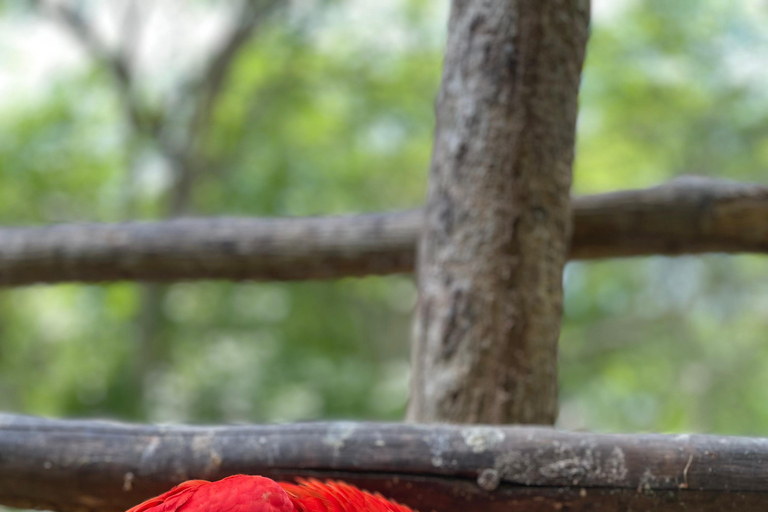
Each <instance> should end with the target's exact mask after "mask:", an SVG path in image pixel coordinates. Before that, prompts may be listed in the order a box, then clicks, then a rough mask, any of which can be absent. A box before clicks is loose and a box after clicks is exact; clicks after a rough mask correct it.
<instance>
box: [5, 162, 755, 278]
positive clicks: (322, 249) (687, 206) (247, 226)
mask: <svg viewBox="0 0 768 512" xmlns="http://www.w3.org/2000/svg"><path fill="white" fill-rule="evenodd" d="M573 211H574V230H573V241H572V248H571V257H572V258H574V259H594V258H612V257H625V256H643V255H652V254H661V255H677V254H697V253H706V252H726V253H738V252H760V253H765V252H768V187H765V186H759V185H749V184H738V183H733V182H727V181H722V180H712V179H705V178H691V177H687V178H679V179H677V180H674V181H672V182H670V183H667V184H665V185H662V186H659V187H654V188H650V189H644V190H631V191H625V192H614V193H608V194H599V195H592V196H583V197H576V198H574V200H573ZM421 224H422V213H421V211H420V210H413V211H407V212H397V213H386V214H378V215H359V216H346V217H318V218H284V219H258V218H214V219H177V220H170V221H164V222H148V223H141V222H132V223H124V224H75V225H53V226H47V227H32V228H3V229H0V285H5V286H11V285H26V284H31V283H37V282H45V283H56V282H64V281H81V282H99V281H116V280H138V281H179V280H190V279H230V280H300V279H329V278H338V277H344V276H362V275H369V274H381V275H383V274H394V273H405V272H411V271H413V265H414V256H415V247H416V240H417V238H418V234H419V230H420V228H421Z"/></svg>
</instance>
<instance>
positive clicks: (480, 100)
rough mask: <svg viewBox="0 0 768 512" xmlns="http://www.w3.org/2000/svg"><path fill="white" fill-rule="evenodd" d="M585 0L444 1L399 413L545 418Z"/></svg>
mask: <svg viewBox="0 0 768 512" xmlns="http://www.w3.org/2000/svg"><path fill="white" fill-rule="evenodd" d="M588 35H589V0H517V1H514V2H511V1H509V0H482V1H481V0H474V1H473V0H453V1H452V2H451V14H450V18H449V22H448V42H447V46H446V50H445V61H444V63H443V76H442V84H441V87H440V94H439V95H438V99H437V102H436V106H435V112H436V118H437V123H436V128H435V143H434V148H433V150H432V162H431V166H430V173H429V191H428V194H427V204H426V210H425V221H424V228H423V230H422V233H421V237H420V240H419V258H418V262H417V268H416V274H417V276H418V283H419V300H418V302H417V305H416V312H415V322H414V329H413V341H412V345H411V346H412V349H411V381H410V385H411V389H410V400H409V402H408V418H409V419H412V420H415V421H423V422H432V421H445V422H451V423H493V424H510V423H523V424H525V423H528V424H554V422H555V419H556V418H557V340H558V338H559V337H560V321H561V318H562V316H563V289H562V288H563V287H562V283H563V267H564V266H565V264H566V262H567V260H568V246H569V242H570V233H571V222H572V216H571V206H570V187H571V175H572V166H573V154H574V143H575V137H576V114H577V112H578V95H579V84H580V82H581V69H582V64H583V62H584V53H585V50H586V46H587V38H588Z"/></svg>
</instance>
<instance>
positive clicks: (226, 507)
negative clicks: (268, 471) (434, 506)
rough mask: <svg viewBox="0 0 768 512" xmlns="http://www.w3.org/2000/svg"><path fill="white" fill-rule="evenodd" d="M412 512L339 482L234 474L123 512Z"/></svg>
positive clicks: (189, 486) (192, 482) (193, 484)
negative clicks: (284, 479) (281, 480)
mask: <svg viewBox="0 0 768 512" xmlns="http://www.w3.org/2000/svg"><path fill="white" fill-rule="evenodd" d="M182 508H183V512H413V511H412V510H411V509H409V508H408V507H406V506H405V505H400V504H399V503H395V502H394V501H390V500H387V499H386V498H384V497H382V496H381V495H378V494H371V493H368V492H365V491H361V490H360V489H358V488H357V487H353V486H351V485H348V484H345V483H343V482H327V483H323V482H319V481H317V480H299V484H298V485H297V484H290V483H286V482H275V481H274V480H270V479H269V478H264V477H261V476H249V475H235V476H230V477H228V478H224V479H223V480H218V481H216V482H208V481H206V480H190V481H188V482H184V483H183V484H180V485H178V486H176V487H174V488H173V489H171V490H170V491H168V492H166V493H164V494H161V495H160V496H157V497H156V498H151V499H149V500H147V501H145V502H144V503H142V504H140V505H136V506H135V507H133V508H132V509H130V510H128V512H182V510H181V509H182Z"/></svg>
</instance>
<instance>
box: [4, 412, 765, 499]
mask: <svg viewBox="0 0 768 512" xmlns="http://www.w3.org/2000/svg"><path fill="white" fill-rule="evenodd" d="M234 473H251V474H264V475H268V476H271V477H274V478H285V479H288V478H291V477H293V476H296V475H304V476H317V477H320V478H343V479H345V480H348V481H350V482H352V483H355V484H359V485H361V486H362V487H364V488H366V489H370V490H378V491H381V492H382V493H384V494H386V495H387V496H391V497H394V498H397V499H399V500H401V501H403V502H405V503H407V504H409V505H412V506H415V507H417V508H418V509H419V510H421V511H422V512H429V511H430V510H432V509H434V510H437V511H438V512H461V511H464V512H466V510H467V504H468V503H471V504H473V505H472V508H473V509H475V510H486V511H489V512H494V511H502V510H509V511H517V510H521V511H523V510H525V511H527V512H531V511H539V510H541V511H544V510H561V509H562V510H574V511H576V510H578V511H582V510H583V511H587V510H594V511H602V510H605V511H609V510H612V511H617V510H632V511H640V510H683V509H684V508H681V507H693V508H691V509H692V510H705V511H708V510H712V511H714V510H748V511H751V510H755V511H756V510H762V511H764V510H768V440H766V439H753V438H734V437H717V436H665V435H598V434H585V433H569V432H561V431H557V430H554V429H549V428H536V427H483V426H447V425H408V424H375V423H305V424H301V423H300V424H290V425H272V426H234V427H169V426H165V427H163V426H146V425H128V424H119V423H109V422H97V421H63V420H47V419H40V418H33V417H25V416H14V415H0V504H6V505H14V506H20V507H42V508H48V509H51V510H61V511H74V510H103V511H119V510H125V509H127V508H128V507H129V506H131V505H133V504H136V503H138V502H140V501H141V500H143V499H145V498H147V497H149V496H152V495H154V494H157V493H160V492H162V491H163V490H166V489H167V488H169V487H170V486H172V485H174V484H176V483H178V482H180V481H183V480H186V479H189V478H204V479H216V478H220V477H223V476H226V475H229V474H234ZM558 503H559V504H560V505H558ZM553 507H554V508H553ZM558 507H561V508H558Z"/></svg>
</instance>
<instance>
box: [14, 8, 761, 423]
mask: <svg viewBox="0 0 768 512" xmlns="http://www.w3.org/2000/svg"><path fill="white" fill-rule="evenodd" d="M155 4H157V7H155V8H156V9H158V12H157V13H155V15H154V16H155V18H150V19H155V20H171V19H173V21H174V26H175V27H177V28H176V29H175V30H182V32H180V33H177V32H173V33H172V35H171V36H170V37H169V41H163V42H162V44H156V45H149V46H148V47H151V48H152V50H151V51H150V50H148V49H145V50H144V53H142V52H141V51H139V52H138V53H137V54H138V55H144V54H145V53H155V54H157V55H161V56H162V55H165V53H164V52H163V51H160V49H164V50H165V51H168V52H169V51H170V50H171V49H173V48H175V49H176V50H175V51H176V52H177V55H176V57H177V58H178V59H179V61H178V62H176V64H177V65H178V67H175V66H171V65H170V64H168V63H169V62H171V63H174V59H173V58H172V57H168V58H167V59H166V60H163V59H162V58H160V57H156V58H157V60H156V61H155V60H150V62H155V64H154V66H153V65H149V64H146V66H147V67H146V68H141V69H143V70H144V71H142V72H140V74H139V75H140V76H141V80H139V83H140V84H141V85H140V86H139V87H138V89H137V92H136V94H137V96H138V97H139V98H140V99H141V101H142V104H143V105H145V106H146V108H147V112H148V113H147V114H146V115H147V116H148V118H149V119H151V120H154V121H153V122H157V116H158V114H157V113H158V111H161V110H162V108H161V107H162V106H163V105H165V104H164V103H163V102H162V101H160V99H161V98H165V97H166V96H165V95H169V96H171V97H173V94H174V93H173V91H177V88H178V87H180V84H182V83H185V82H186V81H188V80H190V79H191V77H195V76H205V74H204V73H203V74H200V69H202V67H203V65H202V64H201V63H202V62H206V59H205V58H204V57H202V55H207V53H206V51H207V52H210V51H211V50H212V49H215V48H220V47H218V46H216V45H215V44H213V43H212V42H211V43H210V44H209V45H205V44H203V45H202V48H201V47H199V46H195V44H196V43H195V39H196V38H189V37H183V35H184V32H183V30H184V29H183V27H189V26H191V27H194V28H196V29H197V30H198V31H201V28H200V27H201V25H200V23H201V21H200V20H204V19H214V20H215V19H223V20H229V19H231V18H229V17H228V16H227V13H229V11H227V7H226V5H225V4H224V3H221V4H219V3H216V2H200V3H191V2H185V3H183V4H174V3H172V2H171V3H166V2H155ZM382 4H384V3H381V2H376V3H374V4H371V3H363V2H331V3H314V4H311V6H312V7H311V8H306V10H303V9H299V8H298V6H296V7H295V8H292V9H287V10H283V11H280V12H278V13H275V14H274V15H273V17H270V19H269V20H268V21H266V22H265V24H264V25H261V26H260V28H259V30H258V32H255V33H254V34H253V37H252V39H251V40H250V42H249V43H248V44H246V45H244V46H243V47H242V49H241V52H240V55H239V57H238V58H237V59H235V60H234V61H233V62H232V67H231V70H230V73H229V74H228V80H226V81H225V82H224V83H223V85H222V88H221V91H220V94H219V96H218V101H217V102H216V106H215V108H214V109H212V111H211V114H210V123H209V127H208V128H207V135H206V137H205V138H206V140H207V143H206V146H205V147H204V148H202V149H200V148H198V149H197V150H201V151H204V154H205V157H206V160H207V161H206V162H205V163H206V165H205V166H204V168H205V171H204V172H201V175H200V176H199V177H198V178H197V179H196V180H195V183H194V186H193V187H191V191H190V193H189V198H190V199H189V205H190V206H189V208H190V209H189V210H188V211H192V212H195V213H197V214H201V215H213V214H216V215H218V214H234V215H240V214H256V215H309V214H320V213H323V214H325V213H343V212H352V211H380V210H385V209H394V208H408V207H415V206H417V205H420V204H421V203H422V202H423V200H424V197H425V185H426V169H427V168H428V162H429V152H430V148H431V143H432V127H433V123H434V120H433V118H432V108H433V98H434V95H435V93H436V91H437V88H438V83H439V73H440V65H441V58H442V57H441V56H442V51H443V47H444V41H443V38H444V33H445V32H444V26H445V23H446V20H447V13H446V12H445V10H444V9H443V8H444V5H443V4H444V3H443V2H431V1H416V0H413V1H403V2H401V3H389V2H388V3H386V5H382ZM608 4H610V6H609V5H608ZM82 5H83V6H84V10H83V11H82V12H83V15H84V16H88V17H89V19H93V18H90V16H91V15H92V14H93V11H91V10H89V9H90V8H92V7H93V6H94V5H95V3H94V4H90V3H88V2H85V3H83V4H82ZM99 5H101V6H104V7H100V9H115V8H117V9H118V10H117V11H110V12H117V13H119V12H121V11H120V10H119V9H120V6H121V5H122V4H121V3H120V2H116V3H112V2H99ZM227 5H232V4H227ZM165 9H167V10H165ZM173 9H176V10H175V11H174V10H173ZM105 12H106V11H105ZM179 13H181V14H179ZM182 14H183V15H182ZM594 14H595V16H594V25H593V33H592V36H591V37H592V39H591V41H590V49H589V53H588V56H587V63H586V68H585V75H584V83H583V87H582V102H581V109H582V110H581V114H580V119H579V124H578V147H577V158H576V171H575V182H574V187H575V191H576V192H578V193H586V192H601V191H608V190H615V189H620V188H628V187H635V186H648V185H653V184H656V183H659V182H660V181H664V180H665V179H667V178H670V177H673V176H676V175H679V174H683V173H692V172H694V173H701V174H706V175H711V176H719V177H731V178H736V179H740V180H744V181H760V180H762V174H761V173H762V169H763V168H764V167H765V164H766V163H768V162H766V161H767V160H768V151H766V143H765V140H766V129H767V127H768V119H766V114H764V113H765V112H768V100H767V99H766V98H765V95H764V87H763V85H764V83H765V78H766V77H765V76H763V74H764V66H762V65H760V63H761V62H763V61H762V60H760V58H761V53H760V52H761V51H762V50H760V49H761V48H766V47H768V42H767V41H766V35H765V31H764V29H763V28H762V27H764V26H765V21H766V14H765V11H764V10H763V8H762V7H761V6H760V5H759V4H757V3H741V4H734V3H718V2H706V3H704V4H702V3H700V2H693V1H681V2H675V3H674V5H671V4H670V3H669V2H662V1H658V2H657V1H653V0H650V1H644V2H642V3H632V2H626V3H620V2H605V3H604V4H601V3H600V2H596V5H595V12H594ZM99 16H103V15H99ZM99 16H97V17H96V19H101V18H99ZM371 17H373V18H375V19H377V20H378V21H379V22H380V23H381V30H379V31H377V32H376V33H375V34H371V33H370V32H369V31H366V30H364V27H365V24H364V23H363V21H364V20H368V19H370V18H371ZM3 18H4V20H5V23H6V26H7V27H8V30H4V31H3V34H4V35H3V39H2V44H3V47H4V48H8V49H9V50H8V51H4V52H2V54H0V58H2V59H3V62H2V69H5V70H7V71H6V73H5V74H4V76H3V80H2V81H0V82H2V83H3V84H6V83H8V84H11V83H18V82H15V80H17V78H13V76H24V74H23V73H22V72H21V71H22V70H24V69H25V68H26V69H29V68H27V66H28V65H29V64H25V63H24V62H22V59H20V58H18V57H15V56H18V55H31V54H34V55H40V54H41V52H42V50H29V48H30V47H32V45H33V44H34V43H35V41H40V40H41V39H40V38H36V37H29V35H30V34H32V33H34V32H30V30H33V31H34V30H40V31H41V32H39V33H36V34H37V35H40V34H47V35H48V36H46V37H53V38H54V39H53V41H55V42H56V44H55V45H51V44H48V45H47V46H46V47H45V48H44V50H45V52H48V53H49V54H51V53H53V51H52V48H57V49H58V50H60V52H59V53H62V54H64V55H66V54H67V52H65V51H64V50H65V49H66V48H70V50H69V51H70V52H77V50H75V49H73V48H79V47H81V46H67V45H68V44H69V42H70V41H74V42H75V43H76V40H73V39H72V38H71V34H69V33H68V32H67V30H68V29H67V28H66V26H65V25H62V24H61V22H49V21H44V20H45V19H46V18H44V17H41V16H40V15H39V14H38V13H35V12H30V11H29V10H23V9H20V8H19V7H17V5H16V4H10V3H9V4H7V5H6V6H5V8H4V10H3ZM107 18H108V16H107ZM185 19H186V20H192V21H189V22H188V24H186V25H185V24H184V20H185ZM156 22H157V23H159V22H158V21H156ZM49 23H53V24H52V25H49ZM101 23H102V22H98V23H97V25H96V26H98V27H103V25H102V24H101ZM223 25H225V26H226V23H223ZM152 27H155V28H154V29H153V28H152ZM157 27H158V25H152V24H149V25H147V27H146V28H145V29H146V32H145V34H146V35H145V37H147V38H149V39H152V37H159V36H157V35H156V34H157V33H163V29H162V26H161V27H160V28H159V29H157ZM156 29H157V32H153V30H156ZM17 31H18V32H17ZM22 31H23V34H24V35H23V36H22V35H17V37H13V34H14V33H15V34H20V33H21V32H22ZM55 31H60V32H57V33H60V34H62V38H56V37H58V36H53V35H51V34H53V33H54V32H55ZM106 32H107V34H109V33H110V32H109V31H108V30H107V31H106ZM201 32H204V31H201ZM214 32H215V31H214ZM153 34H155V35H153ZM179 34H181V35H179ZM174 36H175V37H174ZM200 39H204V38H202V37H200ZM107 40H110V39H109V37H107ZM213 40H214V41H215V38H214V39H213ZM46 41H51V40H50V39H49V40H46ZM193 46H194V47H195V48H198V49H199V50H200V52H201V53H199V54H198V53H195V52H192V51H191V47H193ZM23 52H31V53H23ZM69 54H70V55H71V53H69ZM193 54H194V55H193ZM190 55H192V56H194V57H195V58H191V59H190V60H184V59H182V57H181V56H187V57H189V56H190ZM62 58H64V57H62ZM75 60H76V61H77V62H79V63H80V64H77V65H74V66H73V67H71V68H68V69H67V70H66V71H59V72H58V73H57V74H56V75H55V76H54V77H53V78H52V79H51V81H50V84H46V85H45V86H41V85H40V82H36V83H37V86H36V87H34V88H29V87H16V88H13V89H11V88H8V89H4V93H3V95H2V97H3V98H5V100H4V101H2V102H0V111H2V113H3V115H2V117H1V118H0V180H1V181H2V186H0V222H2V224H4V225H19V224H43V223H50V222H62V221H86V220H87V221H118V220H123V219H125V218H128V217H134V218H141V219H153V218H159V217H162V216H164V215H166V214H167V212H168V209H169V206H168V205H169V199H168V198H169V195H170V191H171V189H172V187H173V183H174V180H173V178H172V177H173V176H174V174H173V173H174V171H173V170H172V169H173V167H172V166H171V164H170V162H169V159H168V157H167V156H166V155H164V154H163V153H162V152H159V151H157V149H156V148H155V147H153V143H152V140H149V141H147V140H145V141H143V142H141V143H138V142H136V141H135V139H134V138H133V136H132V135H131V134H132V133H133V132H132V129H131V128H130V126H129V123H128V121H127V119H126V117H125V110H124V108H123V104H122V103H121V101H120V93H119V91H118V89H116V87H115V80H114V76H113V75H112V74H111V72H109V71H108V69H106V68H105V67H104V64H103V62H102V61H97V60H94V59H92V57H83V58H80V59H75ZM138 60H139V62H141V57H139V58H138ZM763 60H764V59H763ZM182 61H183V62H182ZM157 62H160V63H161V64H157ZM182 64H184V65H182ZM158 69H159V71H158ZM170 71H173V73H171V72H170ZM169 78H173V80H169ZM176 79H178V81H177V80H176ZM169 81H170V82H172V83H170V84H169V83H167V82H169ZM3 87H10V85H8V86H3ZM178 90H182V89H180V88H179V89H178ZM35 91H36V92H35ZM179 115H180V118H179V121H178V122H179V123H181V122H182V120H184V119H187V118H186V117H184V116H181V114H179ZM183 126H188V125H183ZM131 169H133V170H134V171H135V172H134V174H133V178H130V179H129V176H131V173H130V170H131ZM131 180H133V184H134V185H133V193H132V195H131V197H133V199H132V203H133V206H132V208H131V209H132V212H129V209H128V208H127V207H126V204H127V203H126V196H125V190H126V186H125V184H126V183H129V182H131ZM766 275H768V274H766V272H765V261H764V259H763V258H761V257H756V256H741V257H727V258H723V257H719V256H708V257H705V258H698V257H697V258H674V259H665V258H648V259H644V260H631V261H609V262H602V263H571V264H570V265H569V266H568V267H567V269H566V277H565V314H566V316H565V320H564V326H563V327H564V330H563V335H562V337H561V341H560V380H561V408H560V416H559V424H560V425H561V426H563V427H567V428H589V429H591V430H608V431H619V430H620V431H637V430H661V431H687V430H697V431H712V432H719V433H737V434H765V431H766V426H768V417H766V413H765V411H764V410H763V409H764V408H763V404H764V403H765V399H766V396H765V394H766V393H768V391H765V390H766V389H768V387H766V386H764V385H763V384H764V382H763V381H764V380H765V378H766V373H765V371H764V368H766V367H768V365H766V360H767V359H768V352H767V351H768V349H766V348H765V347H764V338H765V337H764V334H763V333H764V332H765V328H766V322H765V318H767V317H768V315H766V304H768V299H766V295H767V294H768V281H766V279H767V278H766ZM163 295H164V296H163V298H162V300H160V301H159V302H160V306H159V307H158V308H155V310H156V311H159V313H160V316H159V318H158V321H157V324H156V325H157V327H156V330H155V337H156V339H159V340H160V342H159V343H160V344H161V345H162V346H164V347H165V349H164V350H163V351H162V353H161V354H160V355H159V357H158V359H157V362H156V364H155V363H153V364H152V365H151V370H149V371H146V370H147V368H146V366H144V365H143V363H142V357H144V356H142V353H141V344H140V342H139V340H140V339H141V335H140V331H139V326H140V324H141V322H140V321H139V318H140V317H141V310H142V307H141V303H142V292H141V288H140V287H138V286H136V285H133V284H114V285H108V286H103V287H102V286H98V287H97V286H75V285H57V286H46V287H30V288H25V289H14V290H6V291H3V292H2V296H1V298H0V302H1V303H2V308H0V336H2V337H1V338H0V409H2V410H5V411H18V412H27V413H33V414H43V415H55V416H111V417H118V418H130V419H148V420H152V421H192V422H203V421H204V422H212V421H221V422H238V421H272V420H293V419H311V418H318V417H357V418H361V417H365V418H382V419H399V418H401V417H402V415H403V412H404V407H405V400H406V394H407V371H408V366H407V358H408V348H407V343H408V338H409V336H408V332H409V322H410V314H411V308H412V307H413V303H414V296H415V293H414V286H413V283H412V282H411V279H410V278H408V277H391V278H366V279H363V280H351V279H349V280H341V281H339V282H322V283H320V282H317V283H301V284H280V283H269V284H245V285H243V284H229V283H207V282H204V283H183V284H178V285H173V286H171V287H170V288H169V289H168V290H167V291H166V292H165V293H164V294H163ZM137 382H139V384H138V385H140V386H141V387H144V386H146V389H147V392H146V393H145V394H144V395H143V396H142V395H140V394H137V393H135V390H136V386H137ZM670 390H674V392H670ZM734 396H738V397H740V400H739V402H738V405H734V401H733V397H734Z"/></svg>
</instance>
